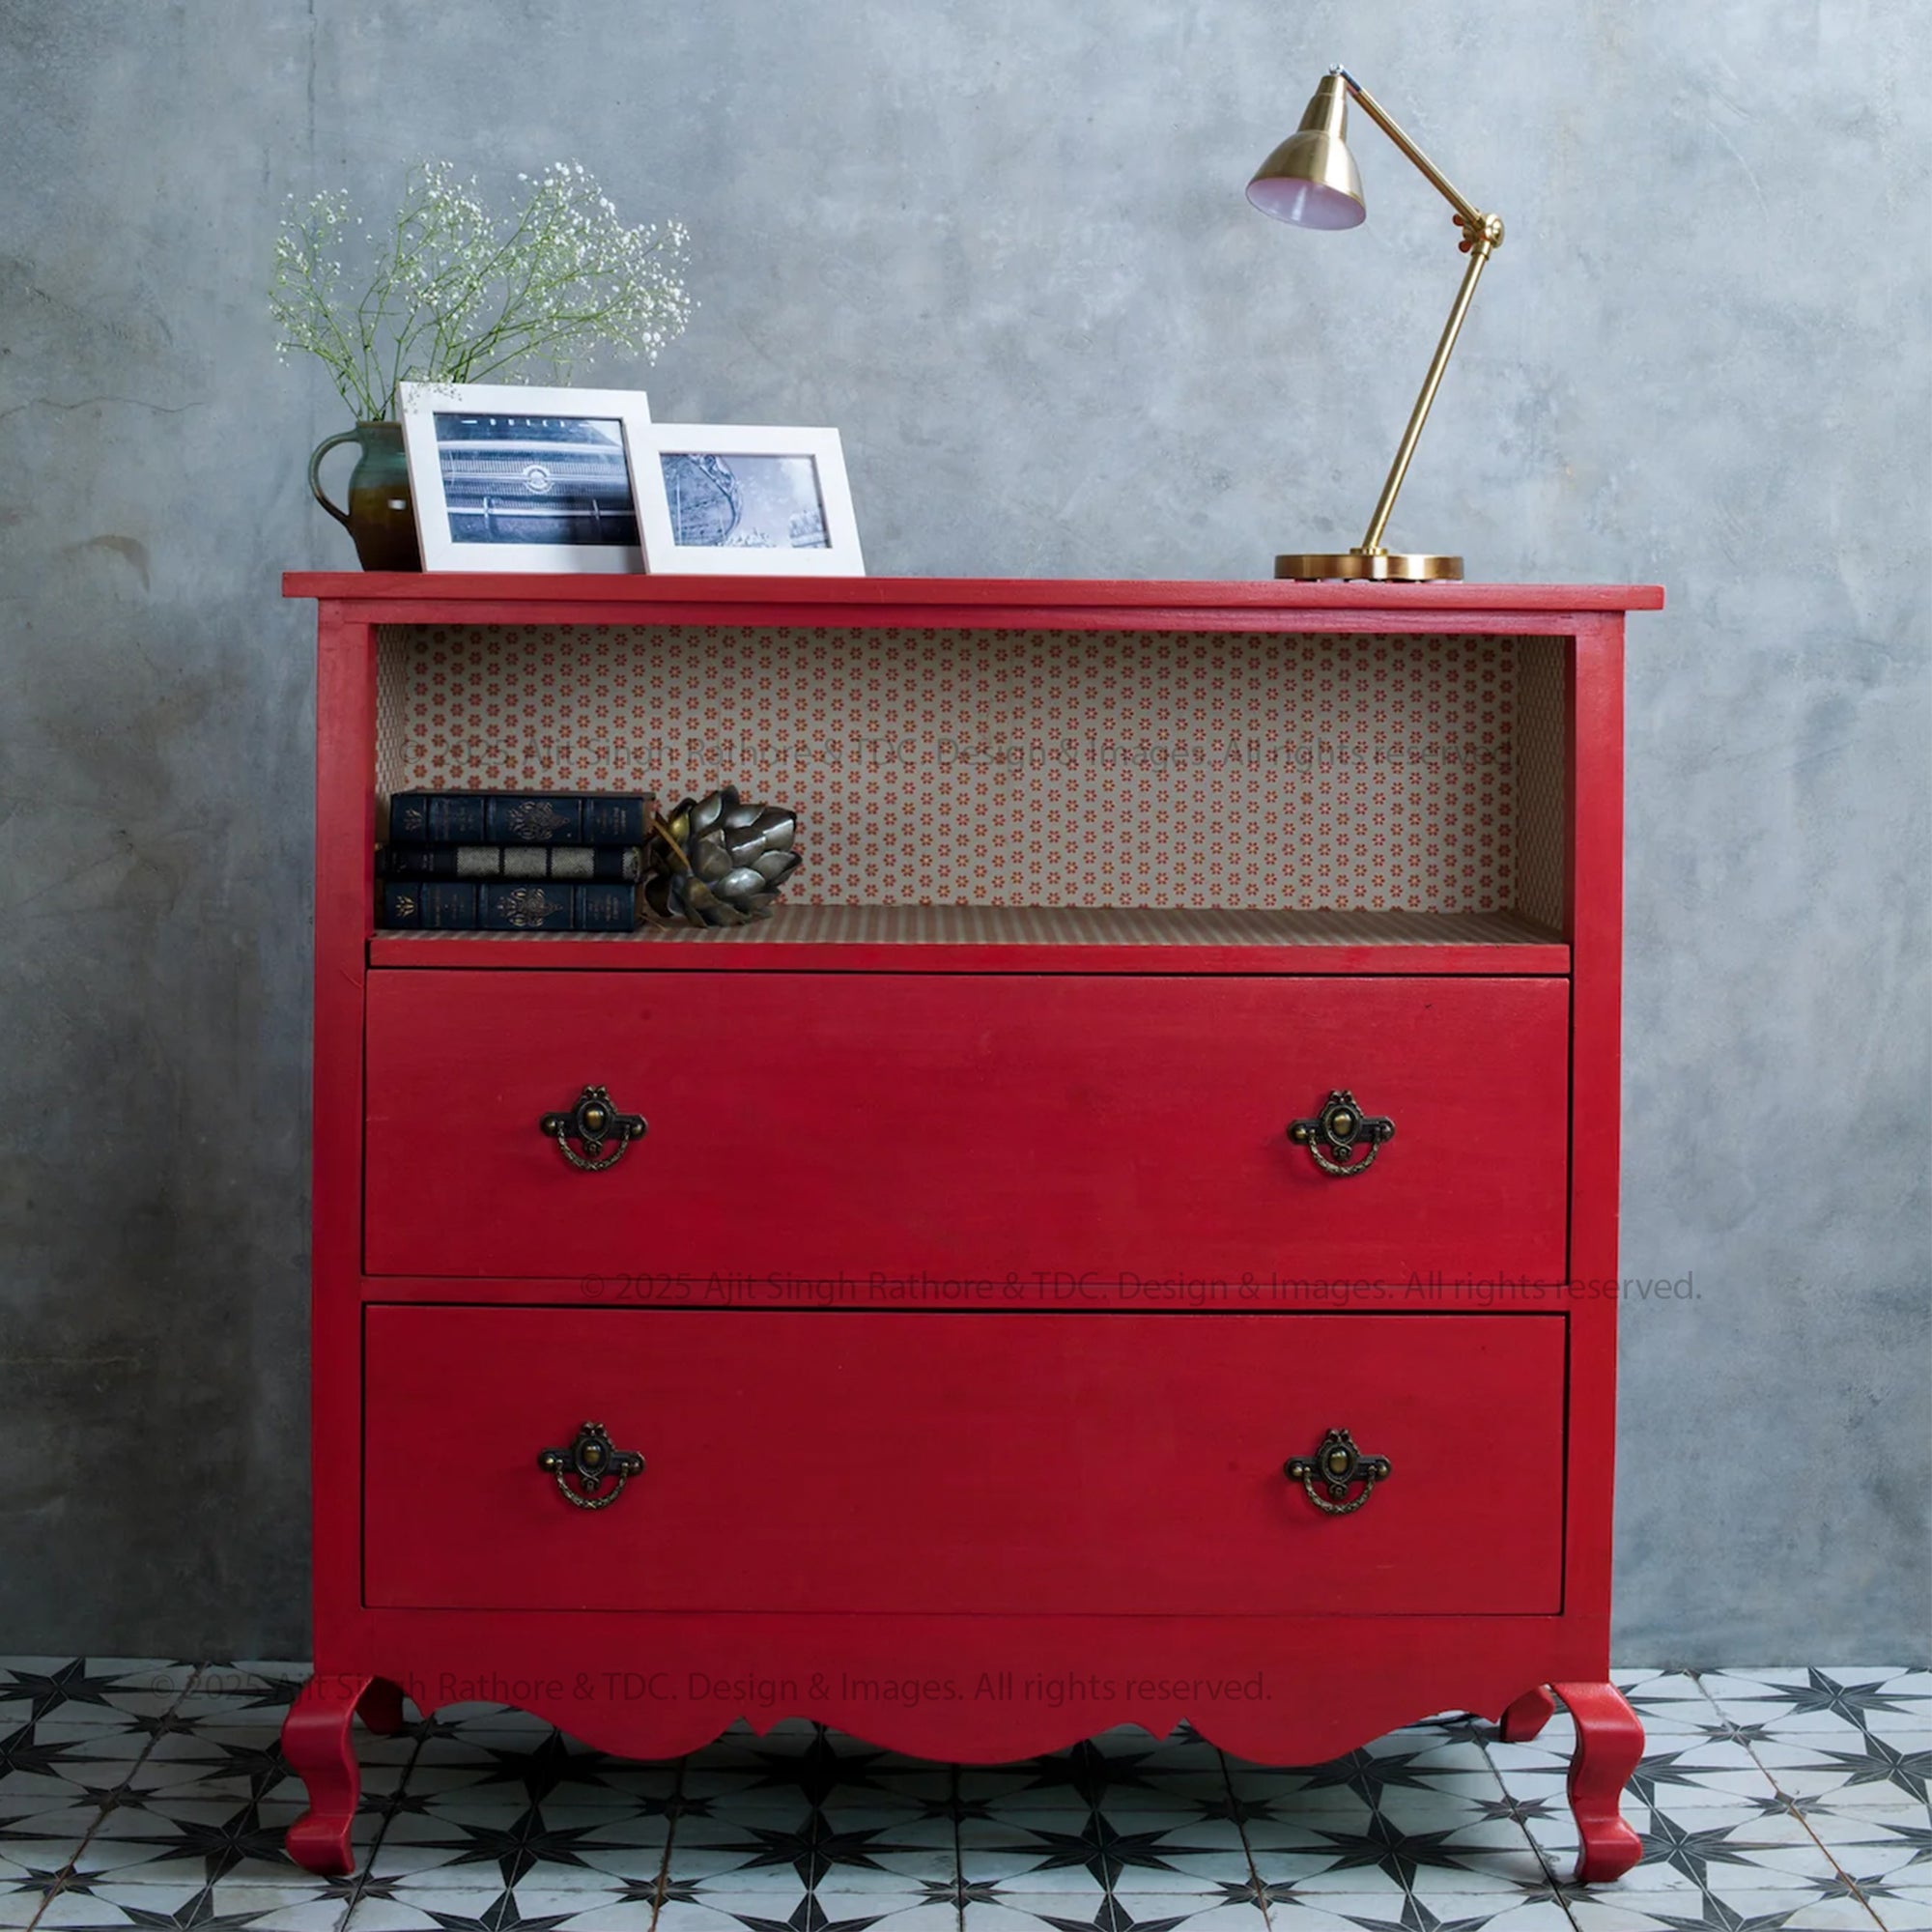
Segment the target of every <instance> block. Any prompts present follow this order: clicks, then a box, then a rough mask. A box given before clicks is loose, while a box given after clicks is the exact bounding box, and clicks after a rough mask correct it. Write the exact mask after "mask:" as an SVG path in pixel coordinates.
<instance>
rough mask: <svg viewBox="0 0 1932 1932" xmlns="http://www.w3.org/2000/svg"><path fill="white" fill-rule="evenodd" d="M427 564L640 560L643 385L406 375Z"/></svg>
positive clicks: (568, 566)
mask: <svg viewBox="0 0 1932 1932" xmlns="http://www.w3.org/2000/svg"><path fill="white" fill-rule="evenodd" d="M397 397H398V408H399V412H400V413H401V416H402V420H403V444H404V448H405V449H406V451H407V452H408V456H409V466H410V495H411V497H412V499H413V501H414V504H415V517H416V534H417V535H418V537H419V538H420V539H421V541H422V558H423V568H424V569H425V570H580V571H609V570H641V569H642V568H643V567H644V556H643V546H642V544H641V542H640V540H639V532H638V517H637V508H636V504H635V500H634V492H633V490H632V485H631V469H630V461H629V459H628V457H627V456H626V454H625V441H624V425H625V423H626V422H627V421H636V422H639V423H643V422H648V421H649V420H650V404H649V402H648V401H647V400H646V398H645V396H644V394H643V392H642V391H641V390H639V389H569V388H562V389H559V388H534V387H526V386H524V385H522V384H505V383H463V384H436V383H404V384H400V385H399V387H398V390H397Z"/></svg>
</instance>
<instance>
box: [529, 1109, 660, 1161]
mask: <svg viewBox="0 0 1932 1932" xmlns="http://www.w3.org/2000/svg"><path fill="white" fill-rule="evenodd" d="M537 1127H538V1129H539V1130H540V1131H541V1132H543V1133H546V1134H548V1135H550V1137H551V1138H552V1139H553V1140H554V1141H555V1142H556V1149H557V1151H558V1152H559V1153H560V1154H562V1156H563V1157H564V1159H565V1160H567V1161H568V1162H569V1163H570V1164H571V1166H572V1167H578V1168H582V1170H583V1172H584V1173H585V1174H602V1173H603V1172H604V1170H605V1169H606V1168H607V1167H615V1166H616V1165H617V1163H618V1161H619V1160H621V1159H622V1158H623V1154H624V1150H625V1149H626V1148H627V1147H629V1146H630V1144H631V1143H632V1142H633V1141H637V1140H642V1139H643V1137H644V1136H645V1134H647V1133H648V1132H649V1131H650V1123H649V1122H647V1121H646V1120H645V1119H644V1117H643V1116H642V1115H641V1114H620V1113H618V1112H617V1110H616V1109H615V1108H614V1107H613V1106H611V1095H610V1094H609V1093H608V1092H607V1091H606V1090H605V1089H604V1088H602V1087H586V1088H585V1089H584V1090H583V1092H582V1094H580V1095H579V1096H578V1100H577V1105H576V1106H574V1107H573V1108H571V1110H570V1112H569V1113H567V1114H546V1115H545V1116H544V1117H543V1119H542V1120H540V1121H539V1122H537ZM572 1141H579V1142H582V1147H583V1151H582V1153H579V1152H578V1151H577V1150H576V1149H575V1148H574V1147H572V1146H571V1142H572ZM607 1141H609V1142H611V1143H612V1146H611V1151H610V1152H609V1153H608V1154H607V1153H606V1152H605V1151H604V1144H605V1142H607Z"/></svg>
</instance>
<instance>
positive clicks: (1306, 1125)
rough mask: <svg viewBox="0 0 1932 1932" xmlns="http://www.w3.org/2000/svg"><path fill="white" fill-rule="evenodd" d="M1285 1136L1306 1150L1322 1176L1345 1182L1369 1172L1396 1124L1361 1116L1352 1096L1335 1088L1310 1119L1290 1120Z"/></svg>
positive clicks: (1371, 1116) (1343, 1090)
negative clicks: (1327, 1175) (1319, 1109)
mask: <svg viewBox="0 0 1932 1932" xmlns="http://www.w3.org/2000/svg"><path fill="white" fill-rule="evenodd" d="M1288 1137H1289V1139H1290V1140H1292V1141H1293V1143H1294V1144H1295V1146H1296V1147H1305V1148H1306V1149H1307V1150H1308V1151H1309V1152H1310V1153H1311V1154H1312V1155H1313V1156H1314V1157H1315V1165H1316V1166H1317V1167H1319V1168H1320V1169H1321V1172H1322V1173H1323V1174H1332V1175H1334V1176H1335V1177H1336V1178H1337V1179H1341V1180H1347V1179H1350V1177H1351V1176H1353V1175H1357V1174H1366V1173H1368V1171H1369V1169H1370V1168H1372V1167H1373V1166H1374V1165H1375V1164H1376V1155H1377V1154H1378V1152H1380V1151H1381V1149H1382V1146H1383V1144H1384V1143H1385V1142H1388V1141H1392V1140H1394V1139H1395V1122H1393V1121H1391V1120H1386V1119H1384V1118H1381V1117H1379V1116H1378V1115H1373V1114H1364V1113H1363V1112H1362V1110H1361V1108H1359V1107H1358V1106H1356V1104H1355V1096H1354V1095H1353V1094H1351V1093H1350V1092H1349V1090H1348V1089H1347V1088H1346V1087H1338V1088H1336V1089H1335V1090H1334V1092H1333V1093H1331V1094H1329V1095H1328V1099H1327V1103H1326V1104H1325V1105H1324V1106H1323V1107H1322V1109H1321V1112H1320V1113H1319V1114H1317V1115H1316V1116H1315V1117H1314V1119H1313V1120H1307V1121H1291V1122H1289V1123H1288Z"/></svg>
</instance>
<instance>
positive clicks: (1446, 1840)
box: [0, 1659, 1932, 1932]
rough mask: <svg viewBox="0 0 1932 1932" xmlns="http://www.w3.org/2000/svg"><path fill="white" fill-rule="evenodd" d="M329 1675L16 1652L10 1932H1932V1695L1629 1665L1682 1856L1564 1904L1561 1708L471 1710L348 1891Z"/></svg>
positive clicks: (8, 1843) (1655, 1833)
mask: <svg viewBox="0 0 1932 1932" xmlns="http://www.w3.org/2000/svg"><path fill="white" fill-rule="evenodd" d="M306 1674H307V1667H306V1666H305V1665H301V1664H278V1663H274V1662H235V1663H216V1664H203V1665H199V1666H192V1667H191V1666H189V1665H186V1664H183V1663H178V1662H170V1661H167V1660H141V1659H105V1660H91V1661H74V1660H60V1659H51V1660H38V1661H29V1660H14V1661H13V1662H8V1663H5V1664H0V1932H23V1928H24V1927H25V1926H27V1925H28V1924H29V1923H31V1922H33V1921H34V1919H35V1916H36V1914H38V1915H39V1923H40V1924H41V1925H43V1926H45V1927H46V1928H47V1932H94V1928H96V1927H101V1928H106V1927H110V1926H111V1927H121V1926H142V1927H147V1928H153V1929H154V1932H164V1928H170V1927H181V1928H183V1932H187V1928H190V1927H202V1926H208V1927H210V1928H211V1932H212V1928H213V1924H214V1923H215V1922H216V1921H219V1922H220V1923H221V1924H223V1925H230V1924H232V1925H235V1926H245V1927H248V1928H250V1932H255V1928H264V1932H342V1928H343V1926H344V1924H345V1922H348V1923H350V1924H353V1926H354V1928H355V1932H512V1928H534V1932H606V1928H608V1932H655V1928H662V1932H748V1928H750V1932H840V1928H846V1927H849V1928H852V1932H875V1928H879V1927H891V1928H894V1932H1030V1928H1031V1932H1047V1928H1050V1932H1083V1928H1092V1932H1178V1928H1181V1927H1186V1928H1189V1932H1193V1929H1194V1928H1199V1932H1269V1928H1270V1927H1271V1928H1272V1932H1333V1928H1339V1927H1345V1926H1347V1927H1354V1928H1358V1932H1362V1929H1363V1928H1366V1932H1381V1928H1387V1932H1487V1928H1491V1927H1502V1928H1507V1932H1568V1929H1569V1928H1574V1932H1652V1928H1655V1932H1692V1928H1700V1927H1703V1926H1707V1925H1709V1926H1715V1927H1718V1928H1719V1932H1759V1929H1760V1928H1761V1929H1762V1932H1773V1928H1781V1927H1785V1926H1790V1927H1794V1928H1798V1929H1799V1932H1806V1928H1813V1927H1815V1928H1817V1932H1836V1928H1840V1927H1852V1926H1857V1927H1860V1928H1861V1932H1876V1928H1877V1927H1878V1926H1879V1925H1881V1924H1883V1925H1884V1926H1886V1927H1887V1928H1889V1932H1932V1803H1929V1802H1928V1796H1927V1792H1928V1781H1932V1673H1927V1672H1924V1671H1910V1670H1906V1669H1903V1668H1895V1669H1894V1668H1885V1667H1878V1666H1874V1667H1870V1668H1863V1667H1861V1668H1852V1667H1845V1666H1840V1667H1833V1668H1830V1669H1823V1668H1821V1669H1808V1670H1807V1669H1797V1670H1767V1671H1730V1672H1713V1673H1709V1674H1707V1675H1704V1676H1701V1677H1699V1676H1692V1675H1690V1674H1689V1673H1687V1672H1683V1671H1665V1670H1620V1671H1618V1672H1617V1673H1615V1675H1616V1681H1617V1683H1618V1685H1619V1688H1621V1689H1622V1690H1624V1692H1625V1694H1626V1695H1627V1696H1628V1697H1629V1698H1630V1700H1631V1702H1632V1704H1633V1707H1634V1709H1635V1710H1636V1711H1637V1714H1638V1716H1639V1718H1640V1719H1642V1721H1643V1723H1644V1726H1645V1729H1646V1733H1647V1737H1648V1744H1647V1747H1646V1750H1645V1754H1644V1758H1643V1761H1642V1763H1641V1764H1640V1765H1639V1767H1638V1770H1637V1772H1636V1774H1635V1776H1634V1778H1633V1780H1632V1785H1631V1791H1630V1794H1629V1796H1628V1798H1627V1801H1626V1804H1625V1815H1626V1816H1627V1817H1628V1818H1629V1819H1630V1820H1631V1822H1632V1823H1633V1824H1634V1825H1635V1826H1636V1827H1637V1828H1638V1830H1639V1831H1640V1832H1641V1833H1643V1836H1644V1841H1645V1843H1644V1860H1643V1862H1642V1863H1641V1864H1639V1866H1638V1867H1637V1868H1636V1869H1635V1870H1634V1871H1633V1872H1632V1873H1630V1874H1629V1875H1628V1876H1627V1877H1626V1878H1625V1879H1624V1880H1622V1881H1621V1882H1620V1883H1619V1884H1617V1885H1616V1886H1614V1887H1596V1888H1575V1887H1571V1886H1569V1885H1567V1884H1565V1883H1562V1882H1561V1876H1560V1875H1563V1874H1566V1873H1567V1871H1568V1869H1569V1866H1570V1865H1571V1863H1572V1862H1573V1861H1574V1858H1575V1850H1576V1832H1575V1825H1574V1821H1573V1820H1572V1819H1571V1816H1570V1812H1569V1807H1568V1804H1567V1802H1566V1796H1565V1789H1564V1787H1565V1782H1566V1777H1567V1772H1568V1764H1569V1757H1570V1751H1571V1747H1572V1743H1573V1740H1574V1736H1575V1732H1574V1726H1573V1724H1572V1721H1571V1719H1570V1718H1569V1716H1568V1714H1567V1713H1563V1712H1560V1711H1559V1713H1558V1714H1557V1716H1556V1717H1555V1718H1554V1719H1553V1720H1552V1721H1551V1723H1550V1724H1549V1725H1548V1727H1547V1729H1546V1730H1545V1732H1544V1733H1543V1734H1542V1736H1540V1737H1539V1738H1538V1739H1537V1740H1536V1741H1534V1742H1533V1743H1531V1744H1527V1745H1518V1746H1511V1745H1504V1744H1502V1743H1501V1741H1500V1740H1499V1739H1498V1738H1497V1737H1496V1736H1495V1733H1494V1729H1493V1726H1492V1725H1490V1724H1487V1723H1483V1722H1478V1721H1476V1720H1472V1719H1468V1718H1467V1717H1466V1716H1464V1715H1463V1714H1453V1713H1452V1714H1445V1716H1444V1717H1442V1718H1441V1719H1437V1720H1435V1721H1432V1722H1430V1723H1426V1724H1418V1725H1412V1726H1409V1727H1407V1728H1406V1729H1405V1730H1403V1731H1399V1732H1396V1733H1393V1734H1391V1735H1390V1736H1388V1737H1385V1738H1380V1739H1377V1740H1375V1741H1374V1742H1373V1743H1371V1744H1369V1745H1368V1746H1365V1747H1363V1748H1362V1749H1360V1750H1356V1751H1351V1752H1349V1753H1347V1754H1345V1755H1344V1756H1342V1757H1340V1758H1337V1759H1334V1760H1332V1761H1330V1762H1328V1763H1326V1764H1321V1765H1314V1766H1304V1767H1297V1768H1278V1767H1264V1766H1254V1765H1248V1764H1243V1763H1241V1762H1239V1761H1237V1760H1230V1759H1226V1758H1224V1757H1223V1755H1222V1754H1221V1753H1220V1752H1219V1751H1218V1750H1217V1749H1216V1748H1215V1747H1214V1746H1213V1745H1211V1744H1210V1743H1208V1742H1207V1741H1206V1740H1205V1739H1203V1738H1201V1737H1200V1736H1199V1735H1198V1734H1196V1733H1195V1732H1193V1731H1192V1730H1191V1729H1190V1728H1188V1727H1185V1726H1183V1727H1182V1728H1181V1729H1179V1731H1177V1732H1176V1733H1175V1734H1174V1735H1173V1736H1172V1737H1168V1738H1162V1739H1155V1738H1152V1737H1150V1736H1149V1735H1148V1734H1147V1733H1146V1732H1144V1731H1142V1730H1140V1729H1138V1728H1136V1727H1131V1726H1129V1727H1123V1728H1122V1729H1120V1730H1116V1731H1111V1732H1107V1733H1104V1734H1102V1735H1101V1736H1100V1737H1097V1738H1095V1739H1093V1740H1091V1741H1089V1742H1087V1743H1085V1744H1080V1745H1075V1746H1073V1747H1069V1748H1068V1749H1065V1750H1062V1751H1055V1752H1050V1753H1047V1754H1045V1755H1043V1756H1040V1757H1037V1758H1031V1759H1027V1760H1024V1761H1022V1762H1020V1763H1016V1764H1008V1765H991V1766H966V1767H952V1766H948V1765H939V1764H928V1763H925V1762H923V1761H922V1760H917V1759H911V1758H905V1757H902V1756H900V1755H898V1754H896V1753H895V1752H891V1751H887V1750H882V1749H877V1748H874V1747H869V1746H867V1745H864V1744H861V1743H858V1742H857V1741H855V1740H852V1739H850V1738H846V1737H842V1736H840V1735H838V1734H837V1733H833V1732H827V1731H825V1730H823V1729H822V1728H821V1727H819V1726H818V1725H816V1724H813V1723H810V1722H806V1721H803V1720H793V1719H786V1720H783V1721H781V1722H780V1723H778V1724H776V1725H775V1726H773V1727H772V1729H771V1730H770V1731H769V1732H766V1733H764V1734H759V1733H756V1732H753V1730H752V1729H751V1728H750V1727H749V1726H747V1725H743V1724H740V1725H736V1726H734V1727H733V1728H732V1729H731V1730H729V1731H727V1732H726V1733H725V1735H724V1736H723V1737H721V1738H720V1739H719V1740H717V1741H716V1742H715V1743H714V1744H712V1745H709V1746H707V1747H704V1748H702V1749H700V1750H698V1751H696V1752H694V1753H692V1754H691V1755H690V1756H689V1757H687V1758H685V1759H683V1760H681V1761H676V1762H671V1763H666V1764H656V1765H651V1764H636V1763H633V1762H631V1761H629V1760H625V1759H621V1758H612V1757H609V1756H606V1755H605V1754H604V1753H602V1752H599V1751H597V1750H595V1749H593V1748H591V1747H587V1746H584V1745H582V1744H580V1743H578V1742H577V1741H575V1740H573V1739H571V1738H569V1737H567V1736H565V1735H564V1734H562V1733H559V1732H558V1731H556V1730H555V1729H554V1728H553V1727H552V1726H551V1725H550V1724H548V1723H546V1722H544V1721H542V1720H540V1719H534V1718H531V1717H529V1716H527V1715H526V1714H525V1713H522V1712H517V1711H511V1710H504V1709H501V1708H499V1707H495V1706H468V1707H458V1708H455V1709H453V1710H449V1711H445V1712H442V1713H440V1714H438V1715H437V1716H436V1717H434V1718H432V1719H427V1720H423V1721H419V1722H414V1723H412V1725H411V1726H410V1727H409V1728H408V1730H407V1731H406V1733H405V1734H403V1735H401V1736H398V1737H394V1738H377V1737H374V1736H372V1735H369V1734H367V1733H365V1732H363V1731H361V1730H360V1728H359V1727H358V1729H357V1731H356V1734H355V1750H356V1755H357V1759H358V1761H359V1763H360V1765H361V1768H362V1773H363V1807H362V1810H361V1812H360V1813H359V1814H358V1816H357V1819H356V1823H355V1845H356V1849H357V1855H358V1863H359V1864H360V1866H361V1871H360V1873H359V1875H355V1876H352V1877H349V1878H345V1879H338V1880H324V1879H317V1878H312V1877H310V1876H309V1875H308V1874H306V1873H302V1872H299V1871H298V1870H297V1869H296V1867H294V1866H293V1865H292V1864H291V1863H290V1862H289V1861H288V1858H287V1855H286V1852H285V1850H284V1849H283V1846H282V1834H283V1833H284V1831H285V1830H286V1827H287V1825H288V1824H289V1823H290V1822H291V1821H292V1820H293V1818H294V1817H295V1816H296V1815H297V1814H298V1810H299V1809H300V1806H301V1803H302V1798H301V1793H300V1789H299V1786H298V1783H297V1782H296V1781H295V1780H294V1779H292V1778H291V1777H290V1776H289V1774H288V1771H287V1767H286V1765H285V1764H284V1762H283V1761H282V1759H281V1756H280V1753H279V1749H278V1746H277V1737H278V1733H279V1729H280V1725H281V1721H282V1719H283V1717H284V1716H285V1714H286V1711H287V1708H288V1705H289V1703H290V1701H291V1700H292V1698H293V1697H294V1696H295V1694H296V1693H297V1691H298V1689H299V1686H300V1684H301V1682H302V1681H303V1680H304V1678H305V1676H306ZM1258 1878H1259V1882H1260V1886H1261V1891H1260V1893H1259V1894H1258V1893H1257V1890H1256V1885H1257V1879H1258ZM1867 1900H1868V1901H1869V1905H1870V1908H1871V1909H1870V1910H1869V1911H1867V1909H1866V1902H1867ZM962 1915H963V1920H964V1921H965V1922H964V1923H962ZM1874 1915H1876V1916H1874Z"/></svg>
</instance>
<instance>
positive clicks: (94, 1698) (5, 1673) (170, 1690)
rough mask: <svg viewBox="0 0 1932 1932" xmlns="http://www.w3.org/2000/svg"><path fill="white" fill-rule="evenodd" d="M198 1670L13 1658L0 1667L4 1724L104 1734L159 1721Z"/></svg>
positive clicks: (122, 1660)
mask: <svg viewBox="0 0 1932 1932" xmlns="http://www.w3.org/2000/svg"><path fill="white" fill-rule="evenodd" d="M193 1675H194V1666H193V1665H192V1664H188V1663H179V1662H174V1661H173V1660H172V1659H168V1658H160V1657H95V1658H86V1657H80V1658H71V1657H70V1658H56V1657H14V1658H9V1659H8V1660H7V1662H6V1663H5V1665H4V1668H0V1720H4V1721H8V1722H10V1723H13V1722H21V1721H25V1719H23V1718H21V1717H20V1716H19V1715H18V1714H19V1713H20V1712H21V1711H22V1710H24V1711H26V1712H28V1713H30V1714H31V1716H32V1718H33V1719H35V1720H39V1719H44V1718H59V1719H61V1720H62V1721H63V1722H64V1723H68V1724H73V1725H79V1726H83V1727H91V1728H98V1729H106V1730H119V1729H122V1728H124V1727H125V1726H126V1725H127V1724H128V1722H129V1720H138V1719H148V1718H158V1717H161V1716H163V1715H165V1714H166V1713H167V1712H168V1711H169V1710H171V1709H172V1708H173V1707H174V1705H175V1704H176V1703H177V1702H178V1701H179V1700H180V1698H181V1696H182V1694H183V1693H184V1692H185V1690H187V1687H188V1684H189V1681H190V1680H191V1679H192V1677H193Z"/></svg>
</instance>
